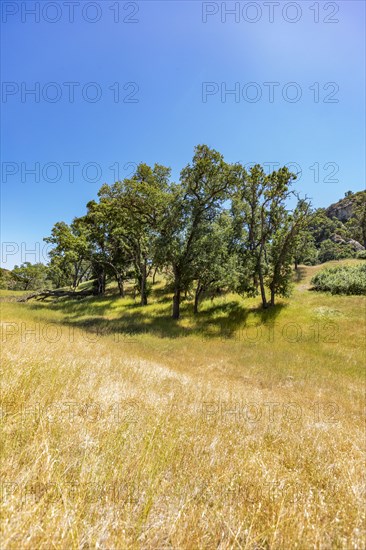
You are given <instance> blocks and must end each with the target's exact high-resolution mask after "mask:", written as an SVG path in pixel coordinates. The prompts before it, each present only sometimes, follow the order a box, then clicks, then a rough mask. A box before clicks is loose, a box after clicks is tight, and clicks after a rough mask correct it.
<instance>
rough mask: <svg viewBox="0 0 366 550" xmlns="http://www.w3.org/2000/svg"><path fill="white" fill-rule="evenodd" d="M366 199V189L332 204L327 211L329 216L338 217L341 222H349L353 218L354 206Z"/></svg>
mask: <svg viewBox="0 0 366 550" xmlns="http://www.w3.org/2000/svg"><path fill="white" fill-rule="evenodd" d="M365 200H366V191H359V192H357V193H352V194H351V195H349V196H347V197H345V198H344V199H341V200H340V201H338V202H336V203H334V204H331V205H330V206H329V207H328V208H327V209H326V211H325V213H326V215H327V216H328V218H337V220H339V221H341V222H343V223H344V222H347V221H348V220H349V219H350V218H352V216H353V213H354V208H355V206H356V205H357V204H359V203H360V202H363V201H365Z"/></svg>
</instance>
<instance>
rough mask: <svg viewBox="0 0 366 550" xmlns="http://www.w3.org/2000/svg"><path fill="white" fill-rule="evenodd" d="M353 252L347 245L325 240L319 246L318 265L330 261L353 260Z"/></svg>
mask: <svg viewBox="0 0 366 550" xmlns="http://www.w3.org/2000/svg"><path fill="white" fill-rule="evenodd" d="M355 255H356V254H355V251H354V250H353V248H352V247H351V246H350V245H348V244H343V243H342V244H340V243H335V242H333V241H331V240H330V239H326V240H325V241H323V242H322V243H321V245H320V249H319V261H320V263H323V262H329V261H331V260H343V259H345V258H354V257H355Z"/></svg>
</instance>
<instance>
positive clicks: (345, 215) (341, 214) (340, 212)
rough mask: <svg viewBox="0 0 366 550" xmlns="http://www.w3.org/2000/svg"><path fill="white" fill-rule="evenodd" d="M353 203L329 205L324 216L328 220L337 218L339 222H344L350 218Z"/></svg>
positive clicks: (343, 202)
mask: <svg viewBox="0 0 366 550" xmlns="http://www.w3.org/2000/svg"><path fill="white" fill-rule="evenodd" d="M352 213H353V202H352V201H351V200H350V201H342V202H341V204H338V203H337V204H331V205H330V206H329V208H327V210H326V214H327V216H328V217H329V218H337V219H338V220H340V221H341V222H346V221H347V220H349V219H350V218H351V217H352Z"/></svg>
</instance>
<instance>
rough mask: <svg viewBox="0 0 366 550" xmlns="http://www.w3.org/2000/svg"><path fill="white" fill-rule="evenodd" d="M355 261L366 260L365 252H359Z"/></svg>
mask: <svg viewBox="0 0 366 550" xmlns="http://www.w3.org/2000/svg"><path fill="white" fill-rule="evenodd" d="M357 259H358V260H366V250H360V251H359V252H357Z"/></svg>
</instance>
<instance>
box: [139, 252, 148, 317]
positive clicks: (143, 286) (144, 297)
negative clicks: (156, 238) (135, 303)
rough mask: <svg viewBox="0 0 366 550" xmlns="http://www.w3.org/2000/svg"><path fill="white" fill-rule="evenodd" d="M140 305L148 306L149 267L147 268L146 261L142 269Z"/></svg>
mask: <svg viewBox="0 0 366 550" xmlns="http://www.w3.org/2000/svg"><path fill="white" fill-rule="evenodd" d="M140 294H141V299H140V304H141V305H142V306H147V267H146V260H144V263H143V264H142V269H141V284H140Z"/></svg>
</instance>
